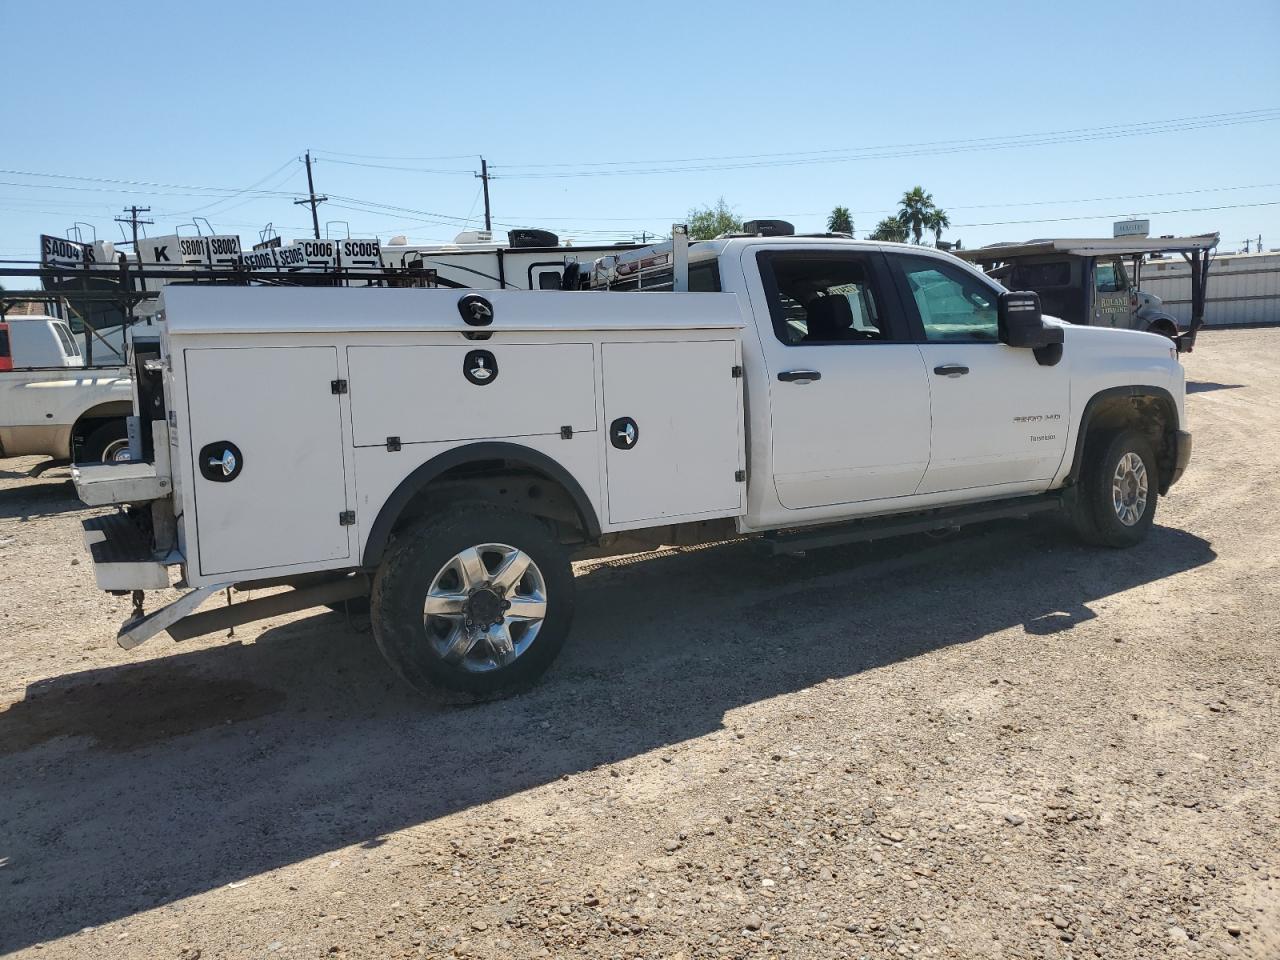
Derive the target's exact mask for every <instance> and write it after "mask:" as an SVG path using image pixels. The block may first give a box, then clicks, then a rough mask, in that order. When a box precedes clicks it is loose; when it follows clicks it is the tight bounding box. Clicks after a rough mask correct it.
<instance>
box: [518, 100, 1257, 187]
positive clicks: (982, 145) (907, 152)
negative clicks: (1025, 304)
mask: <svg viewBox="0 0 1280 960" xmlns="http://www.w3.org/2000/svg"><path fill="white" fill-rule="evenodd" d="M1275 120H1280V111H1273V112H1272V113H1270V114H1268V115H1265V116H1253V117H1247V118H1237V119H1222V120H1208V121H1205V122H1202V123H1182V122H1179V123H1168V124H1166V125H1164V126H1160V127H1150V128H1124V129H1115V128H1098V130H1097V131H1095V132H1093V133H1089V134H1081V135H1076V134H1068V133H1066V132H1063V133H1054V134H1023V135H1019V136H1016V137H1009V138H1004V139H1001V138H983V139H980V140H972V141H950V142H947V141H943V142H942V143H944V144H947V145H945V146H937V147H934V146H927V145H921V146H915V145H910V144H907V145H902V146H900V147H865V148H858V149H857V150H850V151H848V152H846V153H843V154H841V155H816V154H810V155H804V156H802V157H800V158H793V159H773V160H744V161H742V162H732V163H729V162H726V163H697V162H695V161H672V162H671V163H670V164H668V165H665V166H655V167H625V168H623V167H621V164H624V163H626V161H616V162H614V163H615V166H614V167H613V168H610V169H585V168H580V169H574V170H570V171H567V172H560V173H514V174H495V179H498V178H501V179H507V180H511V179H520V180H547V179H561V178H578V177H616V176H648V175H654V174H667V173H700V172H708V171H723V170H754V169H761V168H769V167H794V166H813V165H817V164H831V163H855V162H860V161H866V160H898V159H904V158H913V157H925V156H943V155H951V154H959V153H974V152H982V151H991V150H1006V149H1015V148H1025V147H1039V146H1053V145H1058V144H1072V143H1092V142H1097V141H1102V140H1115V139H1120V138H1125V137H1138V136H1143V137H1145V136H1153V135H1155V134H1160V133H1180V132H1184V131H1188V130H1203V129H1210V128H1219V127H1229V126H1239V125H1242V124H1250V123H1264V122H1272V121H1275ZM873 151H878V152H873ZM676 164H683V165H676ZM494 169H495V170H499V169H528V168H523V167H515V166H504V167H499V166H496V165H495V167H494Z"/></svg>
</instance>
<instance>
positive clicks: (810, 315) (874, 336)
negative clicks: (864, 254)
mask: <svg viewBox="0 0 1280 960" xmlns="http://www.w3.org/2000/svg"><path fill="white" fill-rule="evenodd" d="M759 263H760V266H761V276H762V278H763V280H764V284H765V292H766V293H767V295H768V298H769V313H770V316H771V317H772V320H773V332H774V334H775V335H776V336H777V338H778V339H779V340H781V341H782V342H783V343H785V344H786V345H787V346H792V347H794V346H802V345H810V344H817V343H863V342H874V341H885V340H892V339H893V337H892V334H891V333H890V331H889V328H888V325H887V323H886V319H885V316H884V314H883V311H882V309H881V307H882V303H883V301H882V300H881V299H880V297H879V296H878V295H877V291H876V285H875V279H874V276H873V274H872V271H871V269H870V266H869V264H868V263H867V261H866V260H865V259H864V258H861V257H850V256H844V257H835V256H823V255H821V254H817V255H813V256H809V255H804V256H791V255H777V254H773V255H771V254H769V253H762V254H760V257H759Z"/></svg>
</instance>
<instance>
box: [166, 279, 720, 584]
mask: <svg viewBox="0 0 1280 960" xmlns="http://www.w3.org/2000/svg"><path fill="white" fill-rule="evenodd" d="M488 297H489V299H490V301H491V303H492V304H493V309H494V313H495V315H496V317H497V318H498V319H496V320H495V323H494V325H493V327H492V328H490V329H491V330H492V333H491V334H490V335H489V337H488V339H485V340H475V339H467V336H466V334H468V333H473V330H472V328H469V327H466V326H465V325H464V324H463V323H462V321H461V318H460V316H459V313H458V309H457V301H458V298H459V293H458V292H457V291H449V290H412V289H409V290H405V289H400V290H396V289H359V288H354V289H315V288H311V289H307V288H269V289H251V288H231V287H228V288H208V287H206V288H202V287H170V288H167V289H166V290H165V293H164V298H165V315H166V322H165V324H164V327H165V332H164V341H165V351H166V354H167V356H168V357H169V360H170V363H171V366H172V375H171V384H170V388H169V395H170V397H176V398H178V402H177V403H176V404H175V405H174V406H173V407H171V410H170V416H171V418H172V423H171V427H172V428H173V435H174V436H175V437H179V438H181V441H180V442H181V446H182V451H183V452H182V456H180V457H179V458H178V460H177V463H178V467H177V469H178V470H180V471H181V474H182V476H181V479H180V480H179V481H175V487H177V488H178V489H180V490H181V498H182V504H181V508H180V509H179V510H177V511H176V512H178V513H179V514H181V517H182V519H181V522H180V524H179V530H180V544H181V549H182V550H183V553H184V555H185V556H186V559H187V581H188V582H189V583H190V584H191V585H192V586H201V585H203V584H207V583H210V582H216V581H231V580H252V579H259V578H268V577H274V576H281V575H290V574H300V573H306V572H312V571H318V570H326V569H340V568H343V567H349V566H352V565H354V564H357V563H358V562H359V558H360V557H361V556H362V555H363V551H364V547H365V545H366V543H367V541H368V538H369V535H370V532H371V529H372V526H373V524H374V523H375V521H376V518H377V514H378V511H379V510H380V509H381V508H382V506H383V504H385V503H386V501H387V500H388V498H389V497H391V495H392V494H393V492H394V491H395V490H396V489H397V488H398V487H399V486H400V484H401V483H402V482H404V480H405V479H406V478H407V477H408V476H409V475H410V474H411V473H413V471H414V470H416V469H418V468H419V467H421V466H422V465H423V464H426V463H428V462H429V461H430V460H431V459H432V458H434V457H436V456H438V455H440V454H442V453H445V452H447V451H449V450H452V449H454V448H456V447H460V446H465V445H467V444H470V443H474V442H475V441H477V440H482V441H485V442H490V443H492V442H503V443H510V444H515V445H517V446H519V447H521V448H524V449H527V450H533V451H535V452H538V453H542V454H545V455H546V456H547V457H549V458H552V459H553V460H554V461H555V462H556V463H557V464H558V465H559V466H560V467H562V468H564V470H565V471H566V472H567V473H568V474H569V475H570V476H571V477H572V479H573V480H574V481H575V482H576V483H577V484H578V485H579V486H580V487H581V489H582V490H583V491H584V493H585V494H586V496H587V497H588V499H589V501H590V504H591V506H592V508H593V510H594V511H595V514H596V516H597V517H598V519H599V521H600V526H601V531H602V532H604V533H608V532H613V531H618V530H624V529H631V528H635V527H639V526H644V525H647V524H649V523H651V522H653V520H654V518H658V517H660V518H662V521H663V522H683V521H687V520H695V519H709V518H713V517H725V516H736V515H737V514H738V513H739V512H740V510H741V503H742V493H741V488H742V487H743V485H744V484H743V483H742V482H740V481H738V480H736V478H735V473H736V471H737V470H739V469H741V467H742V465H743V464H744V463H745V459H744V455H743V452H742V451H743V443H744V438H743V433H742V429H741V409H742V400H741V385H742V382H743V381H742V379H741V378H737V377H734V376H733V375H732V372H733V367H734V366H735V365H737V363H738V359H737V358H738V357H739V355H740V354H739V348H738V343H739V331H740V329H741V326H742V318H741V313H740V310H739V307H738V303H737V300H736V298H735V297H732V296H717V295H708V294H688V295H680V296H669V297H664V298H663V299H662V300H661V301H659V302H658V303H654V301H652V300H651V299H650V298H648V297H645V296H642V295H637V296H634V297H631V296H621V295H614V294H590V293H582V292H577V293H552V292H545V293H539V294H538V296H536V297H531V296H527V295H525V294H522V293H515V292H504V291H493V292H492V293H490V294H488ZM654 306H657V307H659V308H660V309H657V310H654V309H652V308H653V307H654ZM484 332H485V333H489V330H486V331H484ZM655 346H656V347H660V348H661V355H660V356H652V355H649V350H650V348H652V347H655ZM642 348H643V349H642ZM477 349H480V350H485V351H488V352H490V353H492V354H493V355H494V357H495V358H496V360H497V367H498V370H499V373H498V375H497V377H496V378H495V379H494V380H493V382H491V383H488V384H485V385H477V384H474V383H470V382H468V381H467V380H466V379H465V376H464V369H463V368H464V363H463V359H464V357H466V355H467V354H468V353H470V352H471V351H473V350H477ZM610 349H612V350H613V351H614V353H613V356H614V358H615V360H621V361H622V365H621V366H619V365H618V364H617V363H615V367H617V368H618V369H617V373H618V384H617V388H616V389H617V393H618V396H619V399H621V400H624V401H625V400H626V399H627V397H628V395H631V396H635V395H636V393H637V390H636V388H635V381H634V380H633V379H631V380H629V378H632V377H634V376H636V375H637V374H636V373H635V371H634V370H631V369H630V368H629V365H630V364H632V363H634V364H639V365H640V367H642V368H643V369H642V371H641V372H640V373H639V374H638V376H640V377H642V378H643V380H644V382H645V383H647V384H649V385H650V386H652V385H655V384H656V385H658V386H659V387H661V385H662V383H663V378H664V377H667V376H668V375H669V374H670V373H672V372H678V373H679V374H680V375H681V376H682V377H683V378H684V379H683V383H680V382H677V381H676V380H675V379H673V381H672V383H671V384H670V387H671V389H670V395H669V396H666V397H664V396H663V395H662V392H661V389H659V390H657V391H655V390H653V389H646V390H645V391H644V396H643V397H642V398H639V399H640V400H643V403H641V404H640V406H641V408H642V409H639V410H637V411H635V412H633V413H630V414H628V415H630V416H634V417H636V419H637V420H638V421H639V422H640V423H642V424H643V425H644V426H643V427H642V430H643V432H644V437H645V440H644V442H643V443H642V444H641V446H640V447H639V448H638V449H637V450H635V451H627V453H628V454H630V453H637V454H641V455H640V456H635V457H630V458H629V459H623V458H622V457H618V458H615V459H614V460H612V461H610V462H607V455H606V450H605V445H606V442H607V441H606V437H605V431H604V430H603V429H602V428H601V427H602V424H603V423H607V421H606V420H605V417H606V416H607V415H608V413H607V411H606V393H607V384H606V382H605V380H604V373H603V369H604V364H602V362H601V361H602V357H603V356H605V351H607V350H610ZM619 351H621V352H619ZM334 380H345V381H347V384H348V392H346V393H340V394H334V393H332V392H331V382H332V381H334ZM709 382H714V383H715V384H717V385H718V388H717V389H714V390H707V389H705V384H706V383H709ZM700 385H703V386H700ZM682 390H683V392H681V391H682ZM704 395H705V397H704ZM672 398H680V399H679V400H675V399H672ZM703 399H706V400H707V402H708V405H707V406H706V407H705V409H704V410H703V412H702V413H700V414H699V415H698V416H693V417H677V416H676V415H675V412H676V411H675V406H676V405H678V404H679V403H680V402H681V401H683V402H690V401H699V402H701V401H702V400H703ZM650 423H652V424H653V427H652V428H651V429H650V428H649V426H648V425H649V424H650ZM566 427H567V428H569V430H568V431H565V430H564V428H566ZM566 433H568V434H570V435H569V436H567V437H566V435H565V434H566ZM650 434H652V436H650ZM391 437H395V438H397V439H398V440H399V441H400V443H399V446H398V449H394V450H392V449H389V444H388V443H387V440H388V438H391ZM221 441H230V442H231V443H233V444H235V445H236V446H237V447H238V448H239V450H240V451H241V453H242V455H243V464H242V473H241V475H240V476H238V477H237V478H236V479H234V480H233V481H231V482H216V481H213V480H211V479H209V478H207V477H205V476H203V475H202V473H201V471H200V465H199V463H198V462H197V460H196V455H197V454H198V453H199V451H200V450H201V449H202V448H203V447H204V446H205V445H207V444H212V443H216V442H221ZM651 451H652V452H651ZM673 479H674V482H673ZM682 485H683V486H682ZM686 488H687V489H686ZM611 491H616V492H615V496H616V497H617V500H618V504H619V507H618V509H617V511H616V513H615V512H614V511H611V508H610V500H609V495H610V492H611ZM655 497H656V498H657V499H655ZM352 508H354V511H355V520H354V523H352V524H351V525H350V526H339V515H340V514H341V513H342V512H343V511H346V510H349V509H352ZM615 516H616V517H617V519H615ZM348 533H349V534H350V538H351V539H350V540H349V541H347V544H346V545H345V546H344V540H343V538H345V537H347V536H348Z"/></svg>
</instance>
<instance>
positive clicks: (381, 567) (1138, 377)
mask: <svg viewBox="0 0 1280 960" xmlns="http://www.w3.org/2000/svg"><path fill="white" fill-rule="evenodd" d="M646 270H647V271H658V272H662V271H665V273H666V274H667V275H668V279H667V282H666V285H665V290H666V292H654V293H638V292H631V293H624V292H610V288H612V287H613V286H614V285H615V281H617V282H618V283H619V284H621V285H623V286H625V285H629V284H631V285H634V284H633V283H632V282H633V281H634V279H635V275H636V272H637V271H646ZM594 283H595V285H596V286H597V287H599V288H600V290H599V292H537V293H530V292H519V291H500V290H496V291H484V292H483V293H478V292H471V293H467V292H460V291H451V290H420V289H399V290H397V289H285V288H254V287H239V288H236V287H227V286H223V285H220V286H217V287H206V288H202V287H199V286H189V287H177V286H174V287H169V288H167V289H166V290H165V292H164V310H163V322H162V323H161V324H160V327H161V329H162V336H161V341H160V344H159V348H158V350H157V351H155V352H152V353H148V352H147V351H146V350H145V349H143V348H142V345H139V346H138V347H136V348H135V349H136V351H137V353H138V356H137V377H138V383H139V390H138V397H139V401H138V402H139V412H138V416H139V417H140V419H142V420H144V421H145V423H144V424H143V425H144V426H145V430H143V431H142V434H143V435H144V436H146V437H149V438H150V441H149V442H148V444H147V446H146V449H145V450H144V451H143V453H144V454H145V457H146V460H145V462H143V463H136V464H131V465H127V466H120V467H111V466H100V467H98V466H95V467H87V468H83V469H80V470H78V471H77V476H76V484H77V487H78V489H79V492H80V495H81V497H82V499H83V500H84V501H85V502H86V503H89V504H93V505H102V504H109V503H115V504H120V505H122V508H123V509H122V510H121V511H120V512H119V513H117V514H115V515H107V516H103V517H97V518H94V519H92V520H89V521H87V522H86V524H85V526H86V530H87V539H88V541H89V546H90V551H91V553H92V556H93V560H94V564H95V568H96V572H97V577H98V582H99V585H100V586H101V587H103V588H105V589H108V590H112V591H116V592H133V594H134V599H135V615H134V617H132V618H131V619H130V620H129V621H128V622H126V623H125V625H124V626H123V627H122V628H121V631H120V633H119V639H120V642H121V644H122V645H123V646H126V647H128V646H132V645H134V644H136V643H139V642H141V641H142V640H144V639H146V638H147V637H149V636H152V635H154V634H155V633H158V632H160V631H162V630H167V631H168V632H169V633H170V635H171V636H173V637H174V638H176V639H184V638H187V637H191V636H196V635H200V634H206V633H211V632H214V631H219V630H225V629H226V628H227V627H228V626H230V625H233V624H235V623H243V622H247V621H249V620H253V619H257V618H260V617H265V616H272V615H277V614H279V613H282V612H285V611H289V610H297V609H305V608H307V607H311V606H317V605H320V604H335V603H340V602H342V601H344V600H345V599H348V598H354V597H361V596H363V595H366V594H371V597H370V607H371V619H372V625H373V630H374V634H375V636H376V638H377V642H378V644H379V646H380V648H381V649H382V651H383V653H384V654H385V656H386V658H387V660H388V661H389V662H390V663H391V665H392V666H393V667H394V668H395V670H396V671H397V672H398V673H399V674H400V675H401V676H402V677H403V678H404V679H406V680H407V681H408V682H409V683H410V684H412V685H414V686H415V687H418V688H420V689H428V688H435V689H444V690H447V691H452V692H456V693H461V694H465V695H468V696H477V697H484V696H493V695H498V694H501V693H504V692H506V691H509V690H512V689H515V688H518V687H520V686H522V685H524V684H528V683H529V682H531V681H532V680H534V679H535V678H536V677H537V676H538V675H539V674H541V673H542V671H543V670H545V669H546V667H547V666H548V665H549V664H550V663H551V661H552V659H553V658H554V657H555V655H556V653H557V651H558V650H559V649H560V647H561V645H562V644H563V643H564V640H565V637H566V635H567V634H568V632H569V629H570V623H571V620H572V617H573V593H574V580H573V575H572V571H571V567H570V561H571V559H572V558H573V557H574V556H575V555H582V554H583V553H585V552H587V551H590V552H591V553H593V554H595V555H599V554H601V553H608V552H626V551H634V550H638V549H643V548H646V547H655V546H659V545H663V544H687V543H695V542H701V541H711V540H720V539H724V538H726V537H735V536H736V537H757V538H759V539H761V541H762V542H763V543H764V544H766V545H768V546H769V547H771V548H772V549H774V550H776V551H788V552H790V551H794V550H797V549H805V548H808V547H814V546H820V545H824V544H831V543H839V542H848V541H853V540H862V539H871V538H879V537H884V536H888V535H891V534H895V533H907V532H915V531H921V530H933V529H939V528H947V527H954V526H956V525H959V524H962V523H968V522H973V521H978V520H983V519H989V518H994V517H1006V516H1025V515H1029V514H1033V513H1039V512H1043V511H1050V510H1066V511H1068V512H1069V513H1070V515H1071V516H1072V518H1073V520H1074V523H1075V526H1076V528H1077V530H1078V531H1079V532H1080V534H1081V535H1082V536H1083V537H1084V538H1085V539H1086V540H1088V541H1090V542H1092V543H1097V544H1105V545H1109V546H1113V547H1122V546H1131V545H1134V544H1137V543H1138V542H1139V541H1141V540H1142V539H1143V537H1144V536H1145V535H1146V533H1147V531H1148V530H1149V529H1150V527H1151V523H1152V518H1153V515H1154V512H1155V509H1156V505H1157V501H1158V499H1159V497H1161V496H1162V495H1164V494H1165V492H1166V491H1168V489H1169V487H1170V485H1171V484H1173V483H1174V482H1175V481H1176V480H1177V479H1178V477H1179V476H1180V475H1181V473H1182V472H1183V470H1184V468H1185V467H1186V465H1187V460H1188V457H1189V455H1190V439H1191V438H1190V434H1189V433H1188V432H1187V424H1186V419H1185V414H1184V409H1183V393H1184V390H1183V373H1182V368H1181V366H1180V364H1179V363H1178V360H1177V356H1176V353H1175V351H1174V348H1173V346H1172V344H1171V343H1170V342H1169V340H1168V339H1166V338H1164V337H1161V336H1156V335H1153V334H1149V333H1141V332H1136V331H1128V330H1114V329H1100V328H1093V327H1073V326H1070V325H1067V324H1064V323H1061V322H1058V321H1054V320H1052V319H1046V318H1042V316H1041V313H1040V309H1039V303H1038V299H1037V297H1036V296H1035V294H1022V293H1011V292H1009V291H1007V290H1005V289H1004V288H1003V287H1001V286H1000V285H999V284H998V283H996V282H995V281H993V280H991V279H990V278H988V277H986V276H984V275H983V274H982V273H981V272H979V271H978V270H977V269H975V268H974V267H972V266H970V265H968V264H965V263H963V262H961V261H960V260H958V259H956V258H954V257H952V256H949V255H947V254H945V253H940V252H937V251H934V250H930V249H926V248H921V247H910V246H903V245H894V244H878V243H867V242H858V241H851V240H847V239H840V238H832V237H797V236H778V237H746V236H744V237H728V238H723V239H719V240H715V241H708V242H703V243H697V244H693V245H692V246H691V247H690V246H689V245H687V244H686V242H685V240H684V236H683V234H682V233H681V232H680V230H679V229H677V230H676V234H675V239H674V240H673V241H672V242H670V243H668V244H666V245H665V246H659V247H655V248H650V249H646V250H640V251H634V252H628V253H625V254H621V255H619V256H616V257H611V258H609V260H608V262H607V263H604V264H602V265H601V268H600V270H598V271H597V272H596V274H595V280H594ZM643 288H644V289H655V290H661V289H662V284H661V283H651V284H647V285H643ZM690 288H693V291H696V292H690ZM175 575H176V579H177V580H178V585H179V586H181V587H183V588H186V589H187V591H188V592H187V593H185V594H184V595H183V596H182V597H181V599H179V600H178V601H176V602H175V603H173V604H170V605H169V606H167V607H164V608H162V609H159V610H156V611H154V612H152V613H150V614H146V613H144V611H143V609H142V599H143V596H144V595H143V593H142V591H144V590H147V589H153V588H159V587H167V586H169V585H170V584H171V582H172V581H173V580H174V579H175ZM267 585H287V586H289V587H292V588H293V589H292V590H286V591H282V592H276V593H272V594H268V595H265V596H258V597H256V598H254V599H251V600H248V601H245V602H242V603H233V604H231V605H229V606H226V607H220V608H216V609H210V610H203V611H202V610H198V609H197V608H198V607H199V605H200V603H201V602H202V601H203V600H204V599H205V598H207V597H210V596H212V595H214V594H220V593H222V592H223V591H226V590H229V589H230V588H233V587H236V586H254V587H264V586H267ZM975 602H980V601H978V600H975Z"/></svg>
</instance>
